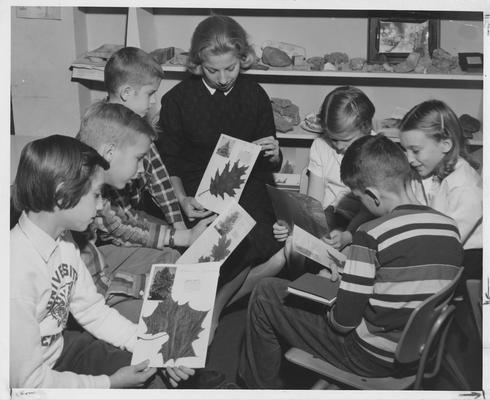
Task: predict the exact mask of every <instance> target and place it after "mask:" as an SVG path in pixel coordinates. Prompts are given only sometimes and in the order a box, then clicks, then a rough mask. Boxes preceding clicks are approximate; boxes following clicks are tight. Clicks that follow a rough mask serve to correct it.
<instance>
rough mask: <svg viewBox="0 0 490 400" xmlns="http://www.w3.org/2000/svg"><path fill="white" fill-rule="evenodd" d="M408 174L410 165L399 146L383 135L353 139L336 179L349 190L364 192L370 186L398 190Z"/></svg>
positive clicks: (408, 177) (407, 178)
mask: <svg viewBox="0 0 490 400" xmlns="http://www.w3.org/2000/svg"><path fill="white" fill-rule="evenodd" d="M410 174H411V171H410V164H409V163H408V159H407V157H406V156H405V154H404V153H403V151H402V149H401V148H400V146H399V145H398V144H396V143H394V142H393V141H391V140H390V139H388V138H387V137H386V136H383V135H376V136H362V137H360V138H359V139H357V140H355V141H354V142H353V143H352V144H351V145H350V146H349V147H348V148H347V151H346V152H345V154H344V158H343V159H342V163H341V164H340V178H341V179H342V182H344V183H345V184H346V185H347V186H348V187H349V188H350V189H351V190H355V189H357V190H360V191H364V190H365V189H366V188H367V187H370V186H372V187H376V188H382V189H385V190H388V191H391V192H398V191H399V190H400V189H402V188H403V187H404V185H405V184H406V183H407V182H408V180H409V179H410V177H411V175H410Z"/></svg>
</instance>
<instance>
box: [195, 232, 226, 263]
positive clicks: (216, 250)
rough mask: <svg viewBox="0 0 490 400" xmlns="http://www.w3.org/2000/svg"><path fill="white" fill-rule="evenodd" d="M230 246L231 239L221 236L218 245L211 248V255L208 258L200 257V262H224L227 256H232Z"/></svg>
mask: <svg viewBox="0 0 490 400" xmlns="http://www.w3.org/2000/svg"><path fill="white" fill-rule="evenodd" d="M230 244H231V239H227V238H226V235H222V236H220V238H219V239H218V243H216V244H215V245H213V247H212V248H211V254H210V255H208V256H201V257H199V260H198V262H208V261H221V260H224V259H225V258H226V256H227V255H228V254H230V248H229V247H230Z"/></svg>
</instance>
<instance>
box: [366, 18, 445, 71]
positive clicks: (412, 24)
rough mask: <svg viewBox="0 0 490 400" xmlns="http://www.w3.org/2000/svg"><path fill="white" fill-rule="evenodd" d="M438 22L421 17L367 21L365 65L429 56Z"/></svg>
mask: <svg viewBox="0 0 490 400" xmlns="http://www.w3.org/2000/svg"><path fill="white" fill-rule="evenodd" d="M439 32H440V22H439V20H437V19H430V18H424V17H423V16H422V15H420V16H417V15H413V16H410V17H402V16H397V14H396V13H394V14H393V17H386V18H369V23H368V56H367V59H368V62H370V63H384V62H388V63H398V62H401V61H404V60H405V59H406V58H407V56H408V55H409V54H410V53H412V52H414V51H420V50H422V54H429V55H431V54H432V51H433V50H434V49H436V48H438V47H439Z"/></svg>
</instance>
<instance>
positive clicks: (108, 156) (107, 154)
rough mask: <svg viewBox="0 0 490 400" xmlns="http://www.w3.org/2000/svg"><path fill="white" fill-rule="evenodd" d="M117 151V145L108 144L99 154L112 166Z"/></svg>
mask: <svg viewBox="0 0 490 400" xmlns="http://www.w3.org/2000/svg"><path fill="white" fill-rule="evenodd" d="M115 150H116V145H115V143H106V144H104V145H103V146H102V149H101V150H100V151H99V153H100V155H101V156H102V157H104V159H105V160H106V161H107V162H108V163H109V164H110V162H111V161H112V158H113V157H114V152H115Z"/></svg>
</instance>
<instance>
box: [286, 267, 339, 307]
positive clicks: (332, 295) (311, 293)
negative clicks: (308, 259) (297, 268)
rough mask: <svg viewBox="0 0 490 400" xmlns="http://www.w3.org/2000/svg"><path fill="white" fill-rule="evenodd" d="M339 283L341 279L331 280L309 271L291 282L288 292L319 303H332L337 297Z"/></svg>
mask: <svg viewBox="0 0 490 400" xmlns="http://www.w3.org/2000/svg"><path fill="white" fill-rule="evenodd" d="M339 285H340V279H339V280H337V281H331V280H330V279H329V278H327V277H324V276H320V275H314V274H311V273H309V272H307V273H306V274H304V275H301V276H300V277H299V278H298V279H296V280H295V281H293V282H291V283H290V284H289V286H288V292H289V293H291V294H294V295H296V296H301V297H305V298H307V299H310V300H313V301H317V302H319V303H323V304H327V305H332V304H333V303H334V302H335V300H336V299H337V292H338V290H339Z"/></svg>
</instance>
